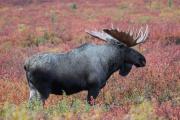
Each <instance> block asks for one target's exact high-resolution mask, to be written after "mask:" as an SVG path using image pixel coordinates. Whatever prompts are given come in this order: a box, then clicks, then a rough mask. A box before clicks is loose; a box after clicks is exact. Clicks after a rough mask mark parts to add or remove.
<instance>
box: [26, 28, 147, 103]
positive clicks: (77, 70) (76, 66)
mask: <svg viewBox="0 0 180 120" xmlns="http://www.w3.org/2000/svg"><path fill="white" fill-rule="evenodd" d="M86 32H87V33H88V34H89V35H91V36H92V37H95V38H98V39H100V40H103V41H105V43H104V44H98V45H97V44H90V43H85V44H83V45H81V46H80V47H77V48H75V49H73V50H71V51H68V52H66V53H39V54H36V55H33V56H32V57H30V58H29V59H27V60H26V61H25V64H24V69H25V71H26V77H27V81H28V85H29V89H30V96H29V100H30V101H32V100H33V98H38V100H39V101H41V102H42V103H44V102H45V100H46V99H47V98H48V96H49V95H50V94H56V95H62V94H63V93H64V92H65V94H66V95H71V94H74V93H78V92H80V91H83V90H85V91H88V95H87V102H88V103H89V104H91V99H92V98H93V99H96V97H97V96H98V94H99V92H100V90H101V89H102V88H103V87H104V86H105V85H106V82H107V80H108V79H109V77H110V76H111V75H112V74H113V73H114V72H116V71H119V74H120V75H122V76H126V75H128V73H129V72H130V70H131V68H132V66H133V65H134V66H136V67H144V66H145V65H146V59H145V57H144V56H143V55H142V54H141V53H140V52H138V51H137V50H135V49H133V48H131V47H133V46H135V45H137V44H140V43H143V42H145V40H146V39H147V38H148V34H149V28H148V26H147V25H146V27H145V28H143V27H141V28H140V29H138V30H136V31H133V30H127V31H122V30H121V31H120V30H119V29H116V28H110V29H103V30H102V31H97V30H94V31H88V30H86Z"/></svg>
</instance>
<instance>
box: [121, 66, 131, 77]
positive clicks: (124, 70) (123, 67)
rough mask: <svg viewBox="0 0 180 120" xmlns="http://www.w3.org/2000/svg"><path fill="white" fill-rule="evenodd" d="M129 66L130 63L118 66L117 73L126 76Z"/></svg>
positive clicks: (129, 69)
mask: <svg viewBox="0 0 180 120" xmlns="http://www.w3.org/2000/svg"><path fill="white" fill-rule="evenodd" d="M131 68H132V64H129V63H124V64H122V65H121V66H120V70H119V74H120V75H122V76H126V75H128V73H129V72H130V71H131Z"/></svg>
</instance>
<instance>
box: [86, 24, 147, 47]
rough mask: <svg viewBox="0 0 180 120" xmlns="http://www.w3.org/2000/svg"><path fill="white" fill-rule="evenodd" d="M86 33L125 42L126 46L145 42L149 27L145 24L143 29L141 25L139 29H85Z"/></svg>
mask: <svg viewBox="0 0 180 120" xmlns="http://www.w3.org/2000/svg"><path fill="white" fill-rule="evenodd" d="M86 32H87V33H88V34H90V35H92V36H94V37H96V38H99V39H102V40H105V41H108V42H113V43H121V44H125V45H126V46H128V47H132V46H135V45H137V44H140V43H143V42H145V40H146V39H147V37H148V34H149V29H148V26H147V25H146V28H145V29H144V30H143V28H142V27H141V28H140V29H139V31H138V32H137V30H136V31H133V30H129V31H119V29H114V28H112V29H103V31H102V32H98V31H86Z"/></svg>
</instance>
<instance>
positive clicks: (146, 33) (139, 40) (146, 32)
mask: <svg viewBox="0 0 180 120" xmlns="http://www.w3.org/2000/svg"><path fill="white" fill-rule="evenodd" d="M147 36H148V26H146V28H145V31H144V33H143V32H142V31H141V35H140V37H139V38H138V39H137V42H136V43H137V44H138V43H142V42H144V41H145V40H146V38H147Z"/></svg>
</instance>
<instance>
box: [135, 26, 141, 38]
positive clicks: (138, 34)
mask: <svg viewBox="0 0 180 120" xmlns="http://www.w3.org/2000/svg"><path fill="white" fill-rule="evenodd" d="M141 31H142V27H141V28H140V29H139V32H138V33H137V35H136V38H135V39H136V40H137V39H138V38H140V33H141Z"/></svg>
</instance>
